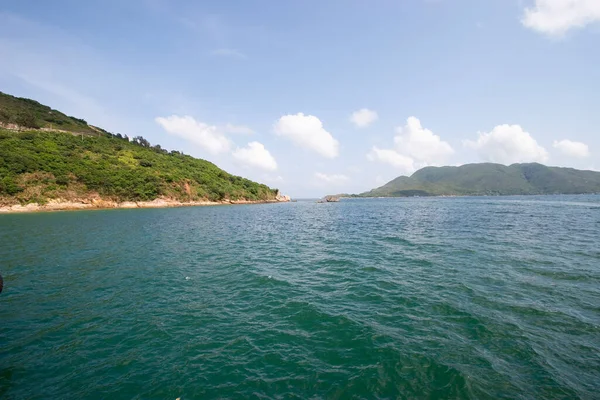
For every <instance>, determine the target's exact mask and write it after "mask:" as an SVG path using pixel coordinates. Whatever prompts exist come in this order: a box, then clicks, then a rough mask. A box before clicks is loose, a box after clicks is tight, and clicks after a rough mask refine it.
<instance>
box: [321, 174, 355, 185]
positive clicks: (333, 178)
mask: <svg viewBox="0 0 600 400" xmlns="http://www.w3.org/2000/svg"><path fill="white" fill-rule="evenodd" d="M315 178H317V179H318V180H320V181H321V182H323V183H328V184H332V185H339V184H342V183H346V182H348V181H349V180H350V178H348V177H347V176H346V175H342V174H331V175H328V174H323V173H321V172H316V173H315Z"/></svg>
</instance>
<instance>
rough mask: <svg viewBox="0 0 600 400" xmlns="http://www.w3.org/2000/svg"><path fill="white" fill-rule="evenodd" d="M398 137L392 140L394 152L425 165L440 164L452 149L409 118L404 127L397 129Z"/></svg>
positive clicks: (452, 151)
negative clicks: (394, 146) (394, 147)
mask: <svg viewBox="0 0 600 400" xmlns="http://www.w3.org/2000/svg"><path fill="white" fill-rule="evenodd" d="M396 132H398V136H396V137H395V138H394V143H395V144H396V150H397V151H398V152H399V153H400V154H405V155H407V156H409V157H412V158H414V159H415V160H416V161H418V162H420V163H424V164H426V165H436V164H441V163H443V161H444V160H445V159H446V158H447V157H448V156H450V155H452V154H454V149H452V147H451V146H450V145H449V144H448V143H447V142H444V141H442V139H440V137H439V136H438V135H434V134H433V132H431V131H430V130H429V129H425V128H423V127H422V126H421V121H419V120H418V119H417V118H415V117H410V118H408V120H407V121H406V126H404V127H403V128H397V129H396Z"/></svg>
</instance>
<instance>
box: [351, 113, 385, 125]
mask: <svg viewBox="0 0 600 400" xmlns="http://www.w3.org/2000/svg"><path fill="white" fill-rule="evenodd" d="M377 118H379V117H378V116H377V113H376V112H375V111H372V110H369V109H368V108H362V109H360V110H358V111H355V112H353V113H352V116H351V117H350V122H352V123H353V124H354V125H356V127H357V128H365V127H367V126H369V125H371V123H373V122H375V121H377Z"/></svg>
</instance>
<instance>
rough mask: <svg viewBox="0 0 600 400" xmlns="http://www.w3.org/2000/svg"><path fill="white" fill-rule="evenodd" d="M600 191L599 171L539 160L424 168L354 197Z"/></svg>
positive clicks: (588, 192)
mask: <svg viewBox="0 0 600 400" xmlns="http://www.w3.org/2000/svg"><path fill="white" fill-rule="evenodd" d="M591 193H600V172H596V171H589V170H578V169H574V168H566V167H548V166H545V165H542V164H539V163H521V164H519V163H517V164H511V165H503V164H496V163H476V164H465V165H461V166H445V167H425V168H422V169H420V170H418V171H416V172H415V173H413V174H412V175H411V176H410V177H409V176H399V177H397V178H395V179H393V180H391V181H390V182H388V183H386V184H385V185H383V186H381V187H378V188H375V189H372V190H370V191H368V192H364V193H361V194H359V195H356V196H357V197H410V196H478V195H500V196H501V195H539V194H591Z"/></svg>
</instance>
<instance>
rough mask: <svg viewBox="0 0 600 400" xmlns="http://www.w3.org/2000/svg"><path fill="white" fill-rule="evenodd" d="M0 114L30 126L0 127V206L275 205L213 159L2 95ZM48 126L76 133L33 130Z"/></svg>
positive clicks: (270, 195)
mask: <svg viewBox="0 0 600 400" xmlns="http://www.w3.org/2000/svg"><path fill="white" fill-rule="evenodd" d="M0 116H1V117H0V118H1V119H0V122H2V121H3V122H4V124H6V123H7V122H8V123H10V124H16V125H19V126H21V127H23V126H26V127H27V128H28V129H26V130H21V131H17V130H14V129H5V128H1V127H0V205H11V204H17V203H20V204H26V203H31V202H36V203H41V204H43V203H45V202H47V201H48V200H50V199H65V200H75V199H84V198H86V197H91V196H92V197H93V196H95V197H100V198H102V199H105V200H112V201H117V202H121V201H141V200H145V201H149V200H154V199H156V198H159V197H163V198H169V199H173V200H178V201H182V202H186V201H201V200H212V201H219V200H226V199H229V200H273V199H274V198H275V196H276V194H277V189H271V188H269V187H268V186H265V185H262V184H258V183H256V182H252V181H250V180H248V179H244V178H241V177H239V176H234V175H231V174H229V173H227V172H225V171H223V170H221V169H220V168H218V167H217V166H216V165H214V164H212V163H210V162H208V161H205V160H200V159H196V158H193V157H191V156H188V155H185V154H182V153H180V152H178V151H171V152H168V151H166V150H164V149H162V148H161V147H160V146H159V145H156V146H151V145H150V143H149V142H148V141H147V140H145V139H144V138H142V137H136V138H134V139H133V141H129V140H128V139H127V138H123V137H121V135H113V134H110V133H108V132H106V131H103V130H99V129H97V128H93V127H90V126H89V125H88V124H87V123H85V121H83V120H78V119H75V118H73V117H67V116H66V115H65V114H62V113H60V112H58V111H56V110H52V109H51V108H49V107H46V106H43V105H41V104H39V103H37V102H35V101H32V100H28V99H19V98H15V97H12V96H7V95H4V94H0ZM24 121H25V122H26V124H25V125H23V122H24ZM49 124H52V126H53V127H55V126H60V129H61V130H65V131H71V132H73V133H74V134H69V133H64V132H49V131H42V130H39V129H37V130H36V129H33V128H34V127H49ZM5 126H6V125H5ZM11 127H12V128H14V126H12V125H11ZM82 134H83V135H82Z"/></svg>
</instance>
